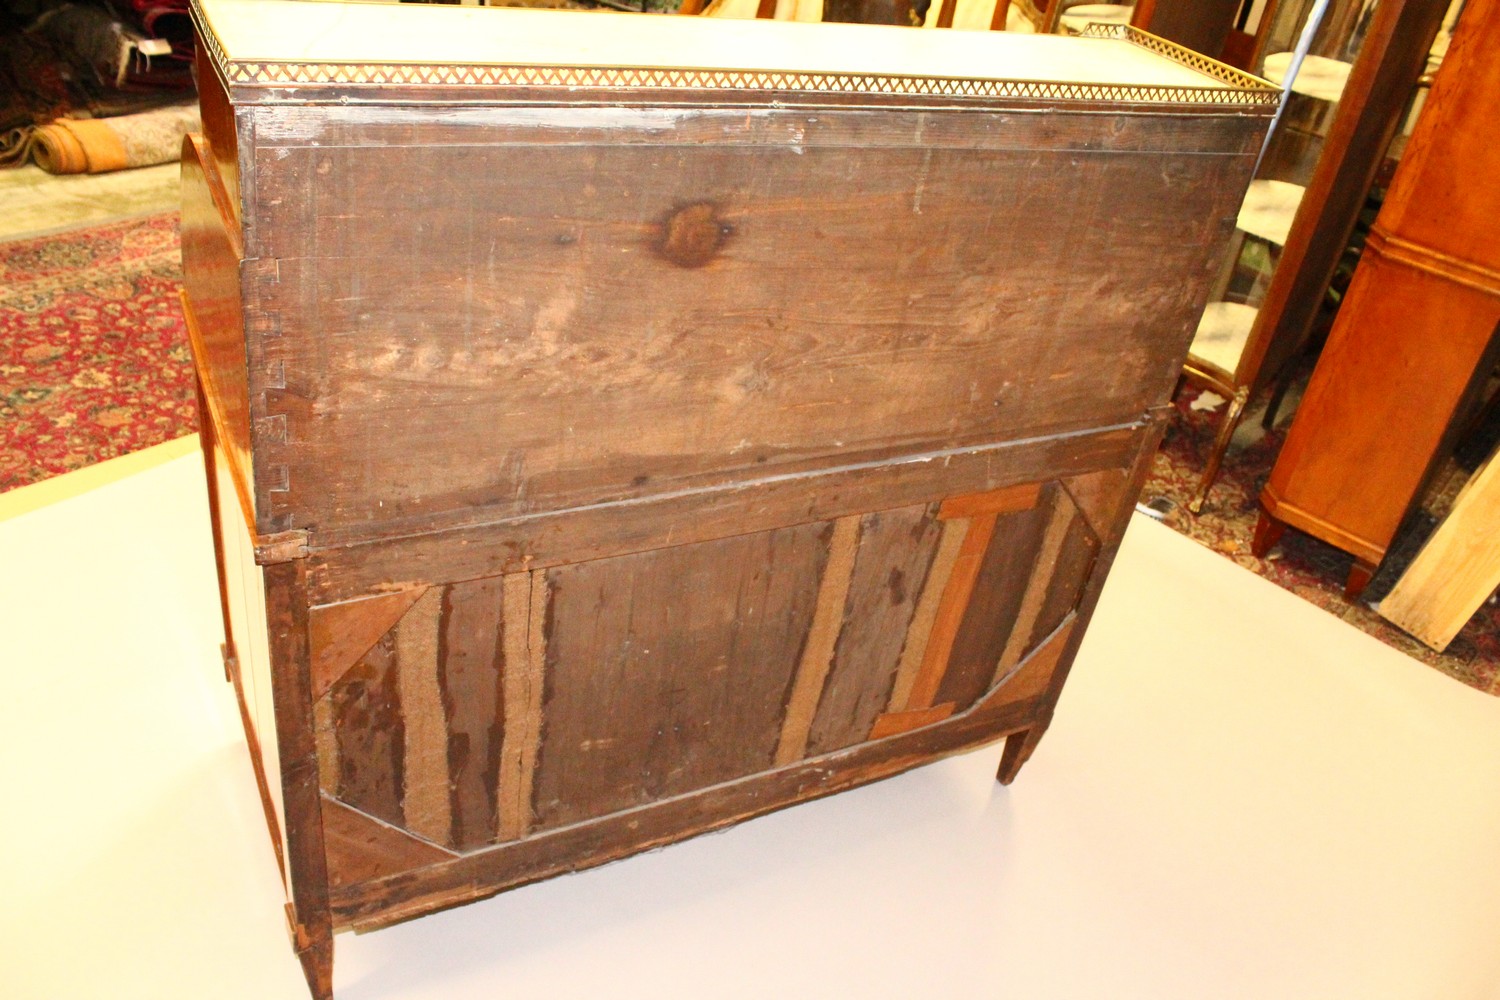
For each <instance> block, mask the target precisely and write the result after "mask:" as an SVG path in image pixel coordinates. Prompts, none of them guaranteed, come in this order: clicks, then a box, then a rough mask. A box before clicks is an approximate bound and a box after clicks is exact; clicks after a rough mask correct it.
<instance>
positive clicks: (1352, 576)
mask: <svg viewBox="0 0 1500 1000" xmlns="http://www.w3.org/2000/svg"><path fill="white" fill-rule="evenodd" d="M1374 576H1375V564H1374V563H1368V562H1365V561H1364V560H1363V559H1356V560H1354V565H1353V566H1350V567H1349V578H1348V579H1347V580H1345V581H1344V598H1345V599H1346V600H1350V601H1353V600H1357V599H1358V598H1359V595H1360V594H1362V593H1364V591H1365V588H1366V587H1368V586H1369V585H1370V580H1371V578H1373V577H1374Z"/></svg>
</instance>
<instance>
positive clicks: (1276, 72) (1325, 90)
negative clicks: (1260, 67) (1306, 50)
mask: <svg viewBox="0 0 1500 1000" xmlns="http://www.w3.org/2000/svg"><path fill="white" fill-rule="evenodd" d="M1291 63H1292V54H1291V53H1290V52H1273V53H1272V54H1271V55H1268V56H1266V64H1265V74H1266V79H1267V80H1270V81H1271V82H1272V83H1275V84H1278V85H1280V84H1282V83H1283V81H1285V79H1286V71H1287V67H1288V66H1290V65H1291ZM1351 69H1353V67H1352V66H1350V65H1349V64H1348V63H1346V62H1340V61H1339V60H1337V59H1329V58H1327V57H1326V56H1308V57H1307V58H1305V59H1303V60H1302V67H1301V68H1300V69H1299V70H1297V79H1295V80H1293V81H1292V90H1293V91H1294V92H1295V93H1298V94H1306V95H1307V96H1308V97H1316V98H1317V99H1318V100H1320V101H1329V102H1331V103H1334V104H1337V103H1338V100H1339V98H1341V97H1343V96H1344V84H1345V83H1347V82H1348V80H1349V71H1350V70H1351Z"/></svg>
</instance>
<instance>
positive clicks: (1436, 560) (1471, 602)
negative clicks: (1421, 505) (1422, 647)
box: [1376, 452, 1500, 652]
mask: <svg viewBox="0 0 1500 1000" xmlns="http://www.w3.org/2000/svg"><path fill="white" fill-rule="evenodd" d="M1497 587H1500V452H1497V453H1496V454H1494V455H1491V456H1490V457H1489V459H1488V460H1487V461H1486V462H1485V463H1484V465H1483V466H1481V467H1480V469H1479V471H1478V472H1476V473H1474V475H1473V477H1472V478H1471V479H1470V480H1469V482H1468V484H1467V485H1465V486H1464V488H1463V491H1462V492H1460V493H1459V495H1458V497H1457V499H1455V500H1454V502H1453V509H1452V510H1451V511H1450V512H1449V514H1448V516H1447V517H1445V518H1444V519H1443V521H1442V523H1441V524H1439V525H1438V526H1437V529H1436V530H1435V531H1433V533H1432V535H1431V537H1429V538H1428V539H1427V542H1426V544H1424V545H1423V546H1422V550H1421V551H1420V552H1418V553H1417V557H1416V558H1415V559H1413V560H1412V561H1411V565H1410V566H1408V567H1407V568H1406V572H1404V573H1402V574H1401V579H1399V580H1397V581H1396V585H1395V586H1394V587H1392V588H1391V592H1390V593H1389V594H1387V595H1386V597H1385V599H1384V600H1383V601H1381V602H1380V606H1379V607H1378V608H1377V609H1376V610H1377V611H1379V612H1380V614H1381V616H1382V617H1384V618H1385V619H1387V620H1388V621H1390V622H1391V623H1392V624H1394V625H1396V626H1397V627H1399V628H1401V629H1404V630H1405V631H1407V632H1410V633H1411V634H1412V635H1414V636H1416V637H1417V638H1418V639H1421V640H1422V641H1423V642H1425V643H1426V644H1427V645H1429V646H1431V647H1432V648H1433V649H1436V650H1438V651H1439V652H1442V651H1443V650H1444V649H1447V648H1448V644H1449V643H1450V642H1452V641H1453V637H1454V636H1455V635H1457V634H1458V633H1459V630H1461V629H1462V628H1463V627H1464V625H1465V624H1467V623H1468V621H1469V619H1470V618H1472V617H1473V616H1474V612H1475V611H1478V610H1479V608H1480V606H1481V605H1483V604H1484V602H1485V601H1486V600H1488V599H1489V597H1490V595H1491V594H1493V593H1494V592H1495V589H1496V588H1497Z"/></svg>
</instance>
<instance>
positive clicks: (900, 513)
mask: <svg viewBox="0 0 1500 1000" xmlns="http://www.w3.org/2000/svg"><path fill="white" fill-rule="evenodd" d="M933 513H934V512H933V511H932V509H931V507H930V505H929V506H921V507H907V508H904V509H902V510H893V511H886V512H883V513H877V514H867V515H865V517H864V518H862V519H861V525H860V532H859V539H860V541H859V552H858V554H857V555H856V556H855V559H854V571H853V574H852V576H851V578H850V581H849V596H848V599H847V601H846V611H845V620H844V627H843V630H842V631H841V632H840V633H839V637H838V643H837V644H836V646H835V647H834V651H833V662H832V664H831V666H830V668H829V670H828V676H827V679H826V680H825V682H824V684H823V692H822V696H821V697H820V698H819V699H818V710H817V714H816V715H815V716H814V718H813V724H812V728H811V730H810V732H809V736H808V744H807V747H808V752H809V753H813V754H819V753H827V752H829V751H832V750H838V749H840V748H842V747H846V746H849V745H850V744H853V743H858V742H859V741H860V740H863V739H865V738H867V736H868V734H869V732H870V727H871V725H873V724H874V721H875V718H876V717H877V716H878V715H880V714H881V713H882V712H883V711H885V708H886V706H887V705H888V704H889V703H890V698H891V690H892V686H893V684H894V682H895V679H896V670H897V667H898V665H899V663H900V658H901V651H902V647H903V646H904V645H905V642H906V636H907V634H908V632H909V631H910V629H911V622H912V615H913V613H914V612H915V610H916V607H917V601H918V598H919V596H920V595H921V593H922V588H923V586H924V585H925V584H926V582H927V573H928V569H929V568H930V566H931V565H932V561H933V557H934V555H936V553H937V549H938V539H939V537H940V535H941V534H942V526H941V525H940V524H938V522H937V521H936V519H935V518H934V517H933Z"/></svg>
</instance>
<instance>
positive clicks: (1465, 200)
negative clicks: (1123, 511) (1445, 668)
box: [1255, 0, 1500, 596]
mask: <svg viewBox="0 0 1500 1000" xmlns="http://www.w3.org/2000/svg"><path fill="white" fill-rule="evenodd" d="M1429 16H1431V15H1429ZM1497 43H1500V14H1497V3H1496V0H1473V2H1471V3H1470V4H1469V5H1468V7H1467V8H1466V10H1465V12H1464V14H1463V18H1462V20H1461V21H1460V22H1459V26H1458V30H1457V32H1456V33H1455V35H1454V39H1453V44H1452V46H1451V48H1450V50H1449V53H1448V56H1447V58H1446V59H1445V60H1444V63H1443V66H1442V69H1440V70H1439V71H1438V74H1437V79H1436V81H1435V82H1434V83H1433V89H1432V93H1431V95H1430V96H1429V98H1428V101H1427V105H1426V108H1425V110H1424V111H1423V114H1422V117H1421V118H1420V119H1419V120H1418V122H1417V125H1416V129H1415V131H1414V132H1413V133H1412V137H1411V140H1410V142H1409V143H1408V144H1407V147H1406V151H1405V153H1404V155H1403V157H1402V161H1401V166H1400V167H1399V168H1398V169H1397V171H1396V175H1395V178H1394V179H1393V181H1392V183H1391V189H1390V191H1389V193H1388V194H1387V196H1386V200H1385V204H1384V207H1383V208H1382V209H1381V212H1380V215H1379V216H1378V217H1377V219H1376V221H1375V225H1374V227H1373V229H1372V231H1371V233H1370V236H1369V239H1368V240H1367V242H1366V246H1365V253H1364V256H1363V257H1362V258H1361V261H1360V265H1359V269H1358V270H1357V271H1356V272H1355V275H1354V281H1353V284H1352V285H1351V286H1350V289H1349V294H1348V296H1347V297H1346V299H1345V301H1344V305H1343V307H1342V309H1341V310H1340V313H1339V317H1338V321H1337V323H1336V324H1335V326H1334V328H1333V331H1332V333H1331V334H1330V336H1329V339H1328V345H1327V347H1325V348H1324V351H1323V356H1322V358H1321V360H1320V361H1319V363H1318V367H1317V369H1316V371H1314V373H1313V378H1312V381H1311V382H1310V383H1309V385H1308V388H1307V393H1306V395H1305V396H1304V397H1303V400H1302V404H1301V407H1300V409H1299V410H1298V413H1297V417H1296V419H1295V421H1294V422H1293V424H1292V427H1291V430H1290V431H1289V432H1288V435H1287V439H1286V443H1285V445H1284V446H1283V448H1282V452H1281V455H1280V456H1279V458H1278V459H1277V462H1276V465H1275V467H1274V468H1273V469H1272V471H1271V478H1270V481H1269V482H1268V483H1267V484H1266V487H1265V489H1264V490H1263V491H1262V492H1261V504H1262V507H1263V509H1264V513H1263V515H1262V518H1261V524H1260V528H1259V530H1258V531H1257V537H1256V542H1255V549H1256V551H1257V552H1261V553H1263V552H1265V551H1267V550H1268V549H1269V548H1270V546H1271V545H1272V544H1274V543H1275V540H1276V539H1277V538H1278V537H1279V536H1280V534H1281V531H1282V530H1283V529H1284V528H1285V527H1286V526H1288V525H1289V526H1291V527H1294V528H1297V529H1299V530H1302V531H1306V532H1308V533H1309V534H1312V535H1314V536H1316V537H1318V538H1321V539H1322V540H1324V541H1326V542H1328V543H1330V544H1332V545H1335V546H1337V547H1338V548H1341V549H1343V550H1345V551H1346V552H1349V553H1352V554H1353V555H1354V558H1355V562H1354V566H1353V568H1352V569H1351V570H1350V574H1349V583H1348V588H1347V590H1348V593H1349V594H1350V595H1351V596H1353V595H1356V594H1358V593H1359V592H1360V591H1361V590H1362V589H1363V588H1364V585H1365V584H1366V583H1367V582H1369V579H1370V576H1371V575H1372V574H1373V572H1374V569H1375V566H1376V565H1377V564H1378V563H1379V562H1380V560H1381V558H1382V557H1383V556H1384V555H1385V551H1386V548H1387V547H1388V546H1389V544H1390V542H1391V539H1392V538H1393V537H1394V536H1395V533H1396V529H1397V527H1398V526H1399V525H1400V523H1401V521H1402V519H1403V517H1404V516H1405V515H1406V512H1407V510H1408V509H1409V508H1410V507H1411V505H1412V503H1413V501H1414V500H1415V499H1416V498H1417V496H1418V494H1419V492H1420V490H1421V487H1422V485H1423V483H1424V481H1425V480H1426V478H1427V476H1428V473H1429V471H1430V470H1431V469H1432V468H1433V467H1434V465H1435V463H1436V462H1437V461H1438V460H1439V459H1441V458H1443V457H1444V456H1445V455H1446V454H1447V451H1448V450H1449V449H1450V448H1451V446H1452V436H1453V434H1454V433H1456V432H1457V431H1458V430H1460V429H1461V425H1462V423H1463V421H1464V418H1465V416H1466V414H1468V413H1469V412H1471V410H1472V407H1473V404H1474V402H1475V401H1476V399H1477V397H1478V393H1479V390H1480V389H1481V388H1482V383H1483V382H1484V381H1485V379H1486V378H1487V377H1488V375H1489V373H1490V372H1491V370H1493V368H1494V363H1495V349H1496V337H1495V330H1496V324H1497V322H1500V243H1497V242H1496V240H1495V239H1494V220H1495V219H1496V218H1497V217H1500V190H1497V189H1496V187H1495V185H1494V184H1492V183H1490V182H1489V178H1492V177H1494V176H1495V174H1496V171H1497V170H1500V149H1497V147H1496V146H1495V144H1494V143H1493V142H1492V141H1490V139H1489V129H1488V126H1487V121H1488V116H1489V113H1490V111H1491V110H1492V109H1493V107H1494V106H1495V102H1496V101H1497V100H1500V76H1497V74H1495V73H1493V72H1491V71H1490V69H1489V67H1488V64H1487V62H1486V60H1487V59H1488V54H1487V53H1488V52H1492V51H1494V46H1495V45H1496V44H1497Z"/></svg>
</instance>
